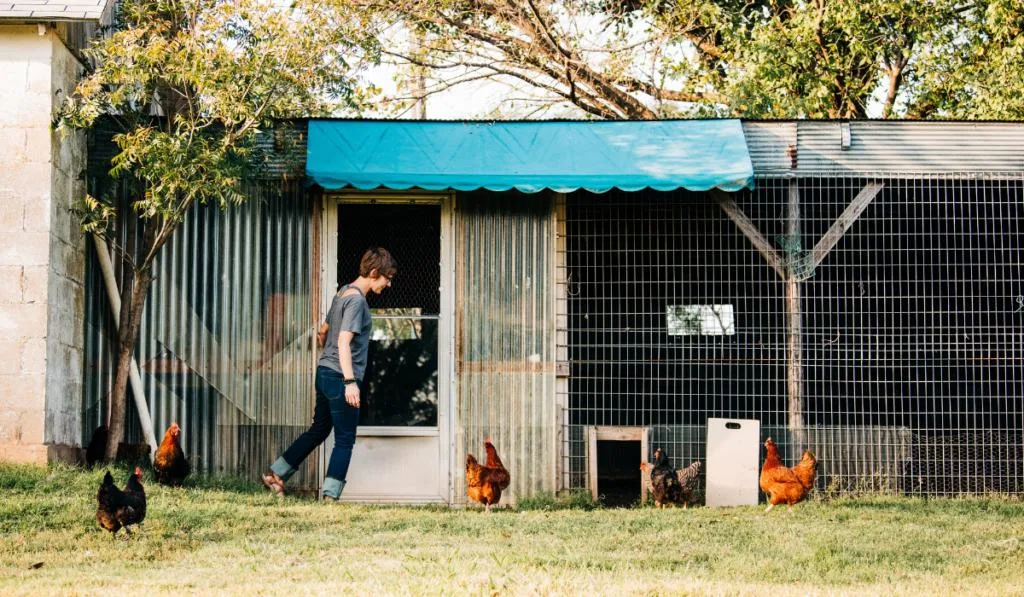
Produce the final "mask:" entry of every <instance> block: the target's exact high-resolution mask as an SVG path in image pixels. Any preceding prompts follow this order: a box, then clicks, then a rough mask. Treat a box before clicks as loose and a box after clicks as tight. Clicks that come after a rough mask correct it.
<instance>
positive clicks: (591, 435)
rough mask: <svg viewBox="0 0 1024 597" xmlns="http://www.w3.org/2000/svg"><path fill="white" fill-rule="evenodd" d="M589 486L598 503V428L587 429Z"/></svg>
mask: <svg viewBox="0 0 1024 597" xmlns="http://www.w3.org/2000/svg"><path fill="white" fill-rule="evenodd" d="M587 471H588V472H587V486H588V487H590V495H591V497H593V498H594V501H595V502H596V501H597V427H594V426H590V427H587Z"/></svg>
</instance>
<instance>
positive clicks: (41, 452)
mask: <svg viewBox="0 0 1024 597" xmlns="http://www.w3.org/2000/svg"><path fill="white" fill-rule="evenodd" d="M79 70H80V66H79V64H78V63H77V60H76V59H75V58H74V57H73V56H72V54H71V53H70V52H69V51H68V49H67V48H66V47H65V46H64V44H63V42H62V41H61V40H60V38H59V37H58V36H57V35H56V34H55V33H54V32H53V31H52V30H46V29H44V30H42V31H40V29H39V28H38V27H37V26H35V25H31V26H0V107H2V108H0V460H7V461H19V462H35V463H44V462H47V461H48V460H50V459H56V458H60V459H73V458H75V457H77V453H78V450H77V448H78V447H79V446H80V445H81V437H80V436H81V425H80V417H81V401H82V386H81V379H82V348H83V326H82V317H83V302H84V297H83V278H84V254H85V251H84V241H83V237H82V234H81V232H80V230H79V228H78V226H77V224H76V223H75V221H74V218H73V216H72V215H71V213H70V207H71V203H72V201H73V198H74V197H76V196H80V194H81V193H82V192H83V191H84V181H82V180H80V178H81V176H80V173H81V172H82V170H83V169H84V167H85V143H84V138H83V136H82V135H75V136H72V137H62V136H60V135H59V134H58V133H55V132H53V131H52V130H51V122H52V119H53V116H54V113H55V111H56V109H57V106H58V105H59V101H60V98H62V97H64V95H65V94H66V93H68V92H69V91H70V90H71V89H72V88H73V86H74V82H75V80H76V78H77V76H78V73H79Z"/></svg>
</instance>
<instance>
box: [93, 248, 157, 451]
mask: <svg viewBox="0 0 1024 597" xmlns="http://www.w3.org/2000/svg"><path fill="white" fill-rule="evenodd" d="M151 268H152V266H151V265H147V266H145V269H142V270H140V271H137V272H135V283H134V285H133V286H132V294H131V299H130V301H125V303H130V305H129V306H128V309H127V313H125V311H126V310H125V309H123V308H122V309H121V313H122V318H121V329H120V333H119V334H118V339H117V341H118V351H117V374H116V375H115V377H114V387H113V389H112V390H111V392H110V431H109V433H108V435H107V451H106V454H105V455H104V456H105V458H106V460H107V462H110V461H112V460H114V458H115V457H116V456H117V446H118V445H119V444H120V443H121V442H122V441H123V440H124V419H125V411H126V410H127V405H128V393H127V389H128V373H129V370H130V369H131V363H132V357H133V356H134V354H135V336H136V335H137V334H138V333H139V326H140V325H141V324H142V310H143V307H144V306H145V304H146V295H147V294H149V285H150V284H151V283H152V282H153V270H152V269H151ZM125 315H126V316H127V317H124V316H125Z"/></svg>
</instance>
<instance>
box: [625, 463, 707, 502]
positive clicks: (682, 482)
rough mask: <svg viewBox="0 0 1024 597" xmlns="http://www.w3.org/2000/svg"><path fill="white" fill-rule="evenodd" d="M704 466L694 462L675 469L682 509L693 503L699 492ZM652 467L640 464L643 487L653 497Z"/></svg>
mask: <svg viewBox="0 0 1024 597" xmlns="http://www.w3.org/2000/svg"><path fill="white" fill-rule="evenodd" d="M703 467H704V465H703V464H702V463H701V462H700V461H699V460H694V461H693V462H691V463H690V466H688V467H686V468H679V469H676V478H677V479H679V487H680V496H681V498H682V503H683V508H686V506H687V505H688V504H691V503H693V502H694V501H695V500H694V497H695V495H696V493H697V492H698V491H699V490H700V472H701V469H703ZM652 470H654V465H653V464H651V463H650V462H647V461H644V462H641V463H640V476H641V477H642V478H643V482H644V486H645V487H647V491H648V492H649V493H651V494H652V495H653V492H654V487H653V485H652V484H651V471H652Z"/></svg>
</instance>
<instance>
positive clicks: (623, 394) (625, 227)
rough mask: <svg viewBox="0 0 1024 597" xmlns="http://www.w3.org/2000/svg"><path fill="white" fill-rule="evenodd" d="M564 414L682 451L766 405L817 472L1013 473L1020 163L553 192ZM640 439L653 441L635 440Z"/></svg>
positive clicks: (924, 485) (573, 444)
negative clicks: (564, 322)
mask: <svg viewBox="0 0 1024 597" xmlns="http://www.w3.org/2000/svg"><path fill="white" fill-rule="evenodd" d="M565 213H566V216H565V230H566V233H565V234H566V243H565V247H566V248H565V251H564V254H563V255H561V256H560V258H561V262H562V263H563V264H564V267H565V268H566V279H567V292H566V294H567V298H566V302H567V303H568V333H567V344H568V346H567V348H568V355H569V360H570V371H569V382H568V385H569V404H568V417H567V420H568V427H567V429H566V431H565V432H564V433H563V436H562V437H563V441H562V451H563V457H562V469H563V470H562V480H561V482H562V485H563V486H564V487H567V488H574V487H586V486H587V475H588V474H589V473H588V472H587V471H588V468H587V462H588V458H590V455H589V454H588V447H587V442H586V428H587V427H589V426H594V425H602V426H603V425H608V426H641V427H648V428H650V433H651V443H650V446H651V449H653V448H654V447H658V446H661V447H663V448H665V449H666V450H667V452H668V454H669V456H670V458H671V459H672V461H673V464H674V465H675V466H677V467H682V466H686V465H687V464H689V463H690V462H691V461H692V460H696V459H703V458H704V457H705V450H706V448H705V443H706V433H705V431H704V429H705V426H706V421H707V419H708V418H709V417H723V418H735V419H757V420H759V421H760V423H761V428H762V433H761V435H762V438H761V439H762V440H763V439H764V438H765V437H766V436H768V435H771V436H772V437H773V438H774V439H775V440H776V441H777V443H778V444H779V446H780V449H781V451H782V457H783V460H784V462H786V463H787V464H793V463H795V462H796V461H797V460H798V459H799V457H800V454H801V452H802V451H803V450H804V449H805V448H806V449H811V450H812V451H814V452H815V453H816V455H817V456H818V458H819V463H820V464H819V471H820V472H819V477H818V489H820V490H825V491H830V492H834V493H836V494H849V493H857V492H885V493H921V494H928V495H950V494H959V493H985V492H998V493H1008V494H1020V493H1021V492H1022V489H1024V488H1022V481H1024V436H1022V430H1024V371H1022V364H1024V348H1022V341H1024V337H1022V335H1021V328H1022V326H1024V265H1022V264H1024V259H1022V257H1024V238H1022V223H1024V180H1022V176H1021V175H1020V174H1019V173H1018V174H1014V175H1012V176H1011V175H1007V176H991V175H988V176H985V177H978V176H972V175H969V174H964V175H957V176H945V177H934V176H932V177H914V176H909V175H908V176H906V177H901V178H892V177H888V178H886V177H880V176H879V177H872V176H861V177H850V178H836V177H834V176H822V177H818V178H799V179H795V178H794V179H777V178H776V179H769V178H764V179H759V180H758V181H757V188H756V189H755V190H753V191H744V192H741V193H737V194H733V195H724V194H716V193H691V192H688V191H677V192H671V193H656V192H642V193H625V192H617V191H613V192H610V193H606V194H604V195H600V196H598V195H590V194H586V193H577V194H575V195H572V196H570V197H568V199H567V202H566V210H565ZM646 456H647V457H650V455H649V454H648V455H646Z"/></svg>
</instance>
